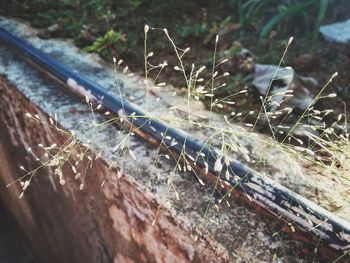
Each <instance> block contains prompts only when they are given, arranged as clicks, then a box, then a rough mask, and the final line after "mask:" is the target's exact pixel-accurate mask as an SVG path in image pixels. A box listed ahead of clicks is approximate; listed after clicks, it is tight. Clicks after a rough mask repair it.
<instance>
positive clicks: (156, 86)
mask: <svg viewBox="0 0 350 263" xmlns="http://www.w3.org/2000/svg"><path fill="white" fill-rule="evenodd" d="M152 31H156V32H155V33H157V34H159V33H162V34H164V37H165V39H167V40H168V41H169V44H170V45H171V46H172V47H173V51H174V55H175V57H176V59H177V60H176V61H177V63H176V64H175V65H169V64H168V63H167V62H166V61H161V62H160V63H159V62H156V61H157V59H156V54H155V52H153V51H149V50H150V48H149V44H148V41H147V40H148V35H149V34H150V32H152ZM218 41H219V36H216V39H215V43H214V48H213V59H212V66H211V67H210V68H207V67H206V66H202V65H196V64H195V63H190V65H191V66H190V67H189V68H187V67H186V66H185V65H187V64H188V63H186V64H185V63H184V61H185V59H186V54H187V53H188V52H190V48H180V47H178V46H177V45H176V44H175V42H174V41H173V39H172V38H171V36H170V34H169V32H168V30H167V29H165V28H152V27H149V26H148V25H146V26H145V27H144V75H145V81H144V84H145V87H144V88H145V97H144V98H142V100H141V102H140V104H141V105H142V107H144V108H145V109H146V110H147V112H148V113H147V114H149V115H148V116H136V115H130V116H124V115H123V113H119V115H113V114H111V113H110V112H108V111H105V110H104V109H103V105H101V104H97V105H95V102H92V101H91V99H90V98H89V97H86V104H87V105H88V107H89V109H90V111H91V116H92V117H91V122H84V123H82V124H83V125H89V127H91V130H92V131H93V136H92V137H91V140H92V141H93V140H94V137H95V138H97V137H98V136H100V135H101V133H103V131H104V130H105V129H106V128H107V127H109V126H111V125H116V124H117V125H118V126H119V127H120V129H121V130H122V129H124V130H126V131H127V132H126V133H125V136H123V137H122V139H118V141H113V142H111V141H108V142H106V147H107V146H108V145H111V144H113V145H114V147H113V149H112V151H113V152H114V153H115V156H116V158H115V161H113V162H111V163H110V169H111V170H112V169H113V170H119V169H120V167H119V166H120V165H119V160H121V159H122V158H133V159H135V163H137V159H136V156H135V154H134V152H133V150H132V149H131V148H130V147H129V140H130V138H131V137H132V136H135V133H137V131H135V129H133V127H132V120H133V118H146V119H157V120H160V121H162V122H164V123H167V124H168V125H169V126H175V127H180V128H182V129H184V130H185V131H191V130H194V129H195V130H202V131H204V132H205V136H204V137H203V141H204V142H205V143H206V144H207V145H210V146H213V148H215V149H217V150H216V151H217V153H219V155H220V156H221V158H219V159H218V161H217V162H216V163H215V170H216V171H218V172H220V171H221V169H222V167H223V164H222V162H221V160H223V161H224V163H227V164H228V163H229V160H230V159H232V157H234V158H239V159H241V160H242V161H243V162H245V163H246V164H247V165H248V166H250V167H251V168H253V169H256V170H258V171H259V172H261V173H262V176H269V173H270V170H269V169H268V165H269V164H268V162H269V159H268V157H267V156H266V155H269V154H271V153H272V152H273V154H277V155H278V156H280V157H281V158H283V160H279V161H280V162H284V163H287V165H286V167H287V168H288V169H287V170H284V171H282V172H283V173H285V176H284V180H282V181H280V182H281V183H282V184H285V186H287V187H289V188H291V189H293V190H294V186H295V184H298V182H297V180H298V179H295V181H293V178H288V174H290V173H295V171H293V169H298V165H300V166H302V167H310V169H309V170H306V171H309V172H310V174H311V175H310V178H314V179H315V180H316V181H315V185H317V184H319V183H320V182H317V180H319V178H321V179H322V178H323V179H324V180H328V181H330V182H333V183H334V184H332V185H337V187H338V188H336V189H331V188H327V187H328V186H327V187H323V188H322V189H320V191H321V192H322V194H323V196H324V199H322V200H320V199H317V198H316V201H318V202H319V203H320V205H321V206H324V207H325V208H327V209H329V210H330V211H331V212H334V213H336V214H340V215H342V216H343V217H345V218H346V219H349V218H350V214H347V213H341V212H342V211H343V212H344V211H349V201H345V202H343V201H342V203H341V204H339V203H337V199H338V198H339V194H340V198H342V197H344V196H346V195H348V194H349V191H350V163H349V160H350V143H349V133H348V122H347V114H346V107H345V106H344V113H342V114H339V115H338V116H335V117H334V118H333V119H336V121H335V122H332V123H329V122H328V121H326V120H327V117H329V116H330V115H332V114H334V113H333V111H332V109H328V110H318V109H317V107H316V106H315V105H316V104H317V102H318V101H319V100H331V99H332V98H334V97H336V94H334V93H331V94H328V93H327V92H326V90H327V87H328V86H329V85H331V83H332V80H333V79H334V78H335V77H336V76H337V73H334V74H333V75H332V76H330V79H329V81H328V82H327V83H326V84H325V85H324V86H323V87H321V88H320V91H319V93H318V94H317V95H316V96H315V98H314V99H313V101H312V102H311V103H310V105H309V107H308V108H307V109H306V110H304V111H303V112H302V113H300V114H299V115H293V109H292V108H290V107H286V106H284V102H285V101H288V100H289V99H290V98H291V97H293V92H292V91H291V90H287V91H284V92H280V93H274V94H271V93H270V88H271V86H272V81H273V80H274V79H275V78H276V76H277V72H276V73H275V75H274V76H273V78H272V80H271V82H270V85H269V87H268V89H267V93H266V95H265V96H262V97H260V101H261V107H260V109H259V110H258V111H253V110H252V111H249V112H248V113H243V112H240V111H239V109H237V108H235V104H236V100H239V99H241V98H242V97H243V96H246V94H247V93H248V92H249V89H248V88H244V89H242V90H240V91H238V92H236V93H234V94H230V95H229V96H225V97H218V96H216V93H217V92H218V91H220V89H222V88H224V87H225V86H226V85H227V84H226V82H225V78H226V77H228V76H229V73H227V72H223V71H222V70H221V66H222V65H223V64H225V63H226V62H227V61H228V60H227V59H221V60H219V59H218V58H217V54H216V49H217V45H218ZM292 41H293V38H290V39H289V40H288V41H287V42H286V48H285V51H284V53H283V55H282V57H281V60H280V62H279V64H278V69H277V71H278V70H280V69H281V67H282V66H285V64H284V58H285V56H286V55H287V51H288V48H289V46H290V45H291V44H292ZM113 65H114V70H115V73H116V87H117V90H118V93H119V96H120V97H122V98H123V99H129V100H131V101H132V100H133V99H134V98H124V97H123V94H122V91H121V89H120V83H119V80H118V78H117V72H118V71H121V72H122V73H124V74H126V75H131V74H132V73H130V71H129V68H128V67H127V66H125V63H124V62H123V60H117V59H116V58H113ZM169 67H170V68H173V70H175V71H177V72H179V73H180V74H179V77H182V78H183V79H184V82H185V85H186V89H185V92H186V96H183V97H186V98H187V99H185V98H184V99H183V103H184V104H186V107H185V110H183V112H182V113H184V114H182V115H181V116H180V117H179V116H177V115H174V114H173V113H172V111H173V110H172V109H171V108H169V109H168V110H169V112H162V113H159V112H157V110H156V109H157V107H158V103H159V101H160V100H161V98H157V99H156V100H155V101H151V96H150V94H154V92H155V91H159V90H160V92H161V90H162V89H166V87H167V85H169V84H170V83H165V82H163V81H159V78H160V75H161V74H162V72H163V70H164V69H165V68H169ZM151 73H152V76H155V77H154V78H152V79H151V78H150V77H149V76H150V74H151ZM208 76H209V77H208ZM173 96H178V95H177V94H173ZM276 97H280V98H282V99H280V100H276V99H275V98H276ZM201 100H206V101H209V107H208V115H207V116H201V115H200V114H198V113H197V112H196V108H195V105H196V103H197V102H199V101H201ZM122 101H123V100H122ZM276 101H278V102H276ZM122 107H123V105H122ZM217 112H221V113H222V114H217ZM96 114H102V115H104V116H105V117H106V120H105V121H104V122H98V121H97V118H96ZM26 116H27V118H28V119H30V121H34V122H38V123H41V122H43V121H44V120H41V119H40V118H39V116H37V115H33V114H31V113H26ZM292 116H293V117H292ZM291 117H292V118H291ZM58 119H59V116H57V115H55V117H54V118H53V119H51V118H50V119H49V124H50V127H51V128H52V129H57V130H58V131H60V132H62V133H63V134H65V135H66V136H67V138H68V139H67V140H66V142H65V143H64V144H63V145H56V144H55V143H54V142H53V144H52V145H49V146H46V145H42V144H39V145H37V146H35V147H34V146H33V147H32V148H30V149H28V152H29V153H30V154H31V155H33V157H34V158H35V160H36V162H37V163H38V166H37V167H36V168H35V169H32V170H27V169H26V168H24V167H22V166H21V169H22V170H23V172H24V174H23V175H22V176H21V177H20V178H18V179H17V180H16V181H15V182H13V183H20V185H21V187H22V193H21V195H20V198H21V197H22V196H23V194H25V191H28V187H29V186H30V184H31V182H32V179H33V177H34V176H36V175H37V174H38V172H39V170H40V169H46V168H48V169H52V170H53V171H54V174H55V175H57V180H58V181H59V182H60V184H61V185H62V186H64V185H65V183H66V180H65V176H66V175H65V171H66V169H70V170H71V171H72V172H73V173H74V175H75V179H76V181H77V183H78V184H79V187H80V190H84V185H85V178H86V177H87V176H88V170H89V168H90V167H92V166H93V164H94V162H95V161H96V160H97V159H99V158H101V157H102V155H103V153H102V152H100V151H98V150H96V149H95V148H94V146H93V143H92V142H81V141H80V140H79V139H78V138H77V137H76V136H75V134H74V133H72V132H69V131H65V130H63V129H61V128H60V127H59V124H58V123H59V120H58ZM291 119H293V120H294V122H291V121H290V120H291ZM28 121H29V120H28ZM259 125H263V126H265V127H267V128H268V130H269V134H270V136H266V135H264V136H261V135H260V134H258V133H257V132H256V128H257V127H258V126H259ZM296 130H301V131H302V136H300V132H299V133H296V132H295V131H296ZM162 136H163V139H162V141H161V142H159V143H158V154H157V156H156V157H155V158H154V161H153V163H152V171H153V172H154V173H155V174H157V176H158V178H160V177H162V176H167V178H166V185H167V186H168V187H169V189H170V190H171V191H173V192H174V193H175V197H176V198H177V199H179V198H180V197H179V194H178V193H177V189H176V186H175V184H174V183H173V180H174V176H176V175H177V174H179V173H183V172H188V171H190V172H191V173H193V175H194V176H195V177H196V178H197V180H198V182H199V183H200V184H202V185H205V184H206V181H205V180H204V178H202V175H201V174H199V173H198V171H197V170H195V169H193V165H194V164H195V163H196V160H197V158H199V157H200V156H203V153H202V152H198V153H197V156H190V155H188V154H186V151H185V149H182V151H181V152H180V153H177V154H174V153H173V152H172V151H171V149H170V147H169V146H168V145H169V144H166V143H164V141H165V140H167V141H169V140H171V146H173V145H176V144H177V141H176V140H175V139H174V138H170V137H169V136H168V135H167V134H162ZM247 141H248V142H249V143H247ZM255 144H259V145H263V147H266V149H268V150H266V151H265V150H264V152H263V153H261V154H257V153H256V152H254V150H253V149H252V145H255ZM165 160H171V161H172V163H173V165H174V166H173V172H172V173H170V174H169V175H162V173H161V166H160V164H161V163H162V162H164V161H165ZM295 164H298V165H295ZM304 171H305V170H304ZM207 172H208V165H207V164H206V165H205V167H204V173H207ZM120 173H121V172H120ZM301 173H303V172H301ZM312 174H314V175H315V174H318V175H317V176H319V177H315V176H314V177H313V176H312ZM321 175H322V176H321ZM227 176H229V175H227ZM304 176H305V177H307V176H308V175H305V174H304ZM286 177H287V179H285V178H286ZM108 179H109V178H108V175H107V176H106V178H105V180H104V181H103V182H102V184H101V187H103V185H104V184H105V183H106V182H107V181H108ZM274 179H275V178H274ZM223 184H225V182H224V181H222V180H221V179H220V178H219V177H217V179H216V181H214V184H213V190H212V198H211V199H210V200H209V201H208V205H207V209H206V211H205V213H204V215H203V220H202V221H201V222H199V224H198V227H197V229H198V234H200V233H201V229H202V228H203V227H205V226H206V225H207V224H208V223H210V219H209V218H207V216H206V215H207V213H208V211H209V209H211V208H213V207H215V206H216V205H217V204H218V203H226V204H227V206H228V207H229V202H228V201H227V199H228V198H229V197H230V195H231V192H232V191H233V190H234V188H235V186H230V187H231V189H230V190H224V186H223ZM226 189H227V187H226ZM307 189H308V188H307V187H306V188H304V190H305V191H303V189H302V190H300V191H299V193H300V194H301V195H304V196H306V197H310V198H311V199H312V198H313V197H314V196H313V193H310V192H308V191H307ZM339 189H341V193H339ZM313 200H315V199H313ZM329 200H332V201H331V202H330V201H329ZM345 200H346V199H345ZM160 211H161V207H159V208H158V213H159V212H160ZM155 223H156V218H155V219H154V220H153V222H152V224H155ZM292 229H293V227H292ZM278 233H279V234H281V233H282V231H280V232H278Z"/></svg>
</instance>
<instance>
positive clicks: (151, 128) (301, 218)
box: [0, 28, 350, 252]
mask: <svg viewBox="0 0 350 263" xmlns="http://www.w3.org/2000/svg"><path fill="white" fill-rule="evenodd" d="M0 40H2V42H3V43H5V44H6V45H8V46H9V47H10V48H12V49H14V50H15V51H16V52H17V53H19V54H20V55H21V56H22V57H24V58H25V59H26V60H27V61H29V62H31V63H32V64H35V65H36V66H38V67H40V68H41V69H43V70H44V71H46V72H47V73H49V75H51V76H54V77H55V79H58V80H60V81H61V82H63V83H65V84H66V86H68V87H69V88H70V89H71V90H73V91H74V92H75V93H79V94H80V95H81V96H84V97H85V96H89V97H90V99H91V100H93V101H95V102H97V103H102V105H103V106H104V107H105V108H107V109H109V110H110V111H112V112H114V113H116V114H118V113H119V114H120V112H121V111H122V112H123V115H125V116H130V115H135V116H136V117H133V118H129V120H130V122H131V123H132V124H133V125H134V126H135V127H137V128H139V129H140V130H142V132H143V133H145V134H147V135H148V136H150V137H151V138H153V139H155V140H157V141H158V142H160V141H161V140H163V135H164V136H165V135H167V136H169V137H170V138H171V139H169V140H163V142H164V143H165V144H167V146H168V147H169V148H170V149H171V150H173V151H176V152H178V153H181V152H182V150H183V148H184V149H186V154H187V155H189V156H192V157H193V158H196V157H197V161H196V165H198V166H200V167H202V168H203V167H204V166H205V163H208V166H209V167H208V168H209V171H210V172H211V173H212V174H214V175H216V176H220V177H221V179H222V180H224V181H227V182H228V183H229V184H230V185H232V186H235V188H236V189H237V190H238V191H241V192H243V193H245V194H247V195H249V196H250V197H251V198H252V200H253V201H254V202H255V203H256V204H257V205H259V206H261V207H263V208H265V209H266V210H268V211H269V212H271V213H273V214H274V215H277V216H278V217H281V218H282V219H283V220H285V221H287V222H289V223H292V224H293V225H294V227H295V228H297V229H299V230H302V231H304V233H306V234H307V235H311V236H312V237H315V238H316V239H321V240H322V242H324V243H326V244H327V245H328V246H330V247H332V248H333V249H335V250H337V251H339V252H342V251H346V250H347V249H349V248H350V245H349V241H348V238H347V237H348V236H350V224H349V222H347V221H345V220H343V219H341V218H339V217H337V216H335V215H333V214H332V213H330V212H328V211H326V210H325V209H323V208H321V207H319V206H318V205H316V204H315V203H313V202H310V201H309V200H306V199H305V198H303V197H302V196H300V195H298V194H296V193H294V192H292V191H290V190H289V189H287V188H285V187H283V186H281V185H279V184H276V183H275V182H274V181H272V180H271V179H268V178H266V177H261V176H260V175H259V174H258V173H257V172H255V171H254V170H252V169H250V168H248V167H246V166H245V165H243V164H242V163H240V162H238V161H235V160H232V161H231V162H230V164H229V165H228V166H227V165H225V164H224V160H223V158H221V156H219V154H218V153H217V152H216V151H213V149H212V148H211V147H210V146H208V145H205V144H203V143H201V142H199V141H198V140H196V139H194V138H192V137H191V136H190V135H188V134H186V133H184V132H183V131H180V130H177V129H174V128H171V127H168V126H167V125H166V124H164V123H162V122H160V121H158V120H154V119H151V118H149V117H147V116H149V114H148V113H147V112H146V111H144V110H142V109H140V108H139V107H138V106H137V105H134V104H132V103H131V102H129V101H127V100H125V99H123V98H122V97H120V96H116V95H110V94H108V93H106V92H105V91H104V89H103V87H101V86H99V85H97V84H96V83H93V82H92V81H90V80H89V79H87V78H86V77H84V76H82V75H80V74H77V73H74V72H72V71H71V70H70V69H68V68H67V67H65V66H64V65H61V64H60V63H58V62H57V61H55V60H54V59H52V58H51V57H49V56H48V55H46V54H44V53H43V52H41V51H40V50H38V49H36V48H34V47H32V46H31V45H29V44H28V43H27V42H25V41H23V40H22V39H19V38H18V37H16V36H14V35H12V34H10V33H9V32H7V31H6V30H5V29H2V28H0ZM137 116H142V117H139V118H138V117H137ZM162 134H163V135H162ZM173 139H175V140H176V142H177V144H176V145H175V146H172V145H171V143H172V140H173ZM184 146H185V147H184ZM198 152H202V153H203V154H204V157H203V156H199V157H198V156H197V154H198ZM218 158H220V161H221V162H222V165H223V169H222V170H221V172H220V173H218V172H217V171H215V169H214V166H215V162H216V160H217V159H218ZM226 171H229V173H230V177H229V179H226V177H225V176H224V174H225V172H226ZM251 185H253V186H254V187H251ZM310 221H312V223H313V226H311V225H310V223H309V222H310ZM320 222H322V223H320Z"/></svg>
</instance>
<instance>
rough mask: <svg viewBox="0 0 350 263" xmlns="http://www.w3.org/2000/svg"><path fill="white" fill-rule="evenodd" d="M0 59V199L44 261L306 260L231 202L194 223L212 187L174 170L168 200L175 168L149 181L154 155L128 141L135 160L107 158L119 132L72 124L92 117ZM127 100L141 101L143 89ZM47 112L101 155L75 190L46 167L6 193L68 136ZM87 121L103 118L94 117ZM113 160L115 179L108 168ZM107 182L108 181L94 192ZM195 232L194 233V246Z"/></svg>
mask: <svg viewBox="0 0 350 263" xmlns="http://www.w3.org/2000/svg"><path fill="white" fill-rule="evenodd" d="M9 26H11V24H10V25H9ZM12 26H13V24H12ZM26 32H28V31H26ZM28 34H30V32H29V33H28ZM30 40H31V42H32V43H33V44H35V43H36V44H37V45H38V43H39V45H40V46H41V48H42V49H44V50H45V51H46V52H48V53H50V54H52V55H53V56H55V57H56V58H57V59H59V60H61V61H64V62H66V63H68V65H69V66H70V67H72V68H74V69H76V70H80V71H82V72H83V73H84V74H87V75H90V76H91V78H92V79H94V80H96V81H98V82H100V83H101V81H102V82H104V83H102V84H103V85H104V86H106V87H107V88H109V89H113V85H114V81H113V79H112V78H111V76H110V75H109V73H108V72H109V71H106V70H105V69H104V68H103V67H102V66H101V65H99V64H97V63H95V62H94V61H92V60H89V59H87V58H86V57H85V56H82V55H81V54H79V52H78V50H77V49H75V48H74V47H72V46H69V45H67V43H65V42H63V41H57V40H55V41H54V40H50V41H47V42H46V41H42V40H39V39H36V38H35V37H34V38H31V39H30ZM0 52H1V54H2V56H1V59H0V64H1V72H2V73H3V74H6V77H2V78H1V81H0V94H1V100H0V107H1V108H2V109H6V110H2V111H0V125H1V126H0V129H1V134H0V138H1V139H0V141H1V150H0V153H1V154H2V156H1V160H2V161H3V163H2V165H1V167H0V175H1V180H2V182H1V192H0V194H1V196H2V198H4V200H6V203H7V204H8V208H9V209H11V211H12V213H13V214H14V215H15V217H16V218H17V220H18V222H19V223H20V225H21V227H22V229H23V230H24V232H25V233H27V235H28V238H29V239H30V240H31V241H32V244H33V249H34V250H35V251H38V252H39V254H40V256H41V259H42V261H43V262H113V261H114V262H123V261H124V262H128V261H129V262H188V261H192V262H225V261H227V262H231V261H233V262H243V261H245V262H271V261H272V259H273V257H274V254H277V261H279V262H310V261H311V260H312V258H313V256H314V255H313V253H312V252H311V251H312V249H313V248H308V247H307V246H305V245H304V244H302V243H300V242H296V241H293V240H291V239H290V238H289V237H288V236H286V235H285V234H283V233H282V235H281V234H278V235H273V233H275V232H276V231H278V230H281V227H282V226H280V225H278V224H276V223H274V222H272V221H271V220H270V219H269V218H265V217H263V216H259V215H258V214H256V213H255V212H254V211H252V210H249V209H248V208H246V207H245V206H243V205H242V204H241V203H239V202H238V201H235V200H230V201H229V202H230V208H228V207H227V205H226V204H224V203H222V204H216V205H217V209H215V208H211V209H210V210H209V213H208V214H207V218H209V219H210V221H209V220H205V221H203V216H204V212H205V210H206V207H207V205H208V201H209V200H210V198H211V193H212V186H210V185H209V184H208V185H204V186H202V185H200V184H199V183H198V180H197V179H194V178H193V176H191V174H188V173H182V174H178V173H175V174H174V175H173V180H172V181H173V184H174V186H175V188H176V190H177V193H178V195H179V200H177V199H176V196H175V192H174V191H173V190H172V187H170V186H169V185H168V184H167V179H168V176H169V175H170V174H172V170H173V167H174V163H169V162H167V161H166V159H164V160H163V159H162V161H161V162H160V163H159V165H160V168H161V169H159V171H160V174H157V171H155V169H154V167H152V166H151V165H150V164H151V163H153V162H154V158H155V157H156V156H157V153H158V151H157V149H155V148H152V147H150V146H148V145H147V144H146V143H144V142H142V141H140V140H139V139H137V138H134V137H130V140H129V146H130V148H131V149H133V152H134V154H135V157H136V159H137V162H135V161H134V160H133V159H132V158H123V159H118V160H115V159H116V156H115V155H116V154H115V153H113V152H112V151H111V149H112V148H113V147H114V146H115V144H117V143H118V142H119V141H120V140H121V139H122V138H125V136H126V133H125V132H123V131H120V132H119V131H118V129H117V128H116V127H114V126H109V127H106V128H105V129H103V131H98V130H97V131H96V129H91V126H89V125H86V124H83V123H81V121H86V122H91V120H92V115H91V114H90V113H89V110H88V108H87V106H86V105H85V103H82V102H81V101H79V100H77V99H75V98H74V97H72V96H71V94H69V93H66V92H63V90H64V89H62V87H61V86H60V85H58V84H55V83H53V82H52V81H51V80H48V79H46V78H43V77H42V76H40V75H39V74H38V72H37V71H36V70H34V69H32V68H30V67H28V65H27V64H25V63H24V62H23V61H21V60H19V59H18V57H17V56H16V55H14V54H13V53H12V52H11V51H8V50H7V49H5V48H3V47H0ZM84 63H85V64H84ZM106 72H107V73H106ZM111 79H112V80H111ZM124 80H125V82H123V83H124V86H122V87H123V91H125V92H126V93H127V92H128V85H129V84H130V82H128V80H126V79H124ZM114 89H115V88H114ZM129 92H130V90H129ZM133 92H135V91H134V90H133ZM135 93H136V94H144V90H139V91H138V92H137V91H136V92H135ZM130 95H133V96H134V97H135V98H137V97H138V96H137V95H136V96H135V94H130ZM141 96H142V95H141ZM26 112H30V113H32V114H33V115H34V114H38V116H39V117H40V118H41V119H42V120H43V121H44V124H38V123H37V122H35V121H33V120H31V119H28V118H25V113H26ZM54 113H58V120H59V123H60V125H61V126H62V128H63V129H64V130H72V131H74V133H75V134H76V135H77V137H78V138H79V139H80V141H81V142H88V140H90V144H91V145H93V146H94V147H95V148H97V149H98V150H100V151H101V152H102V157H103V158H102V159H99V160H97V161H94V164H93V167H92V168H91V169H89V170H88V173H87V176H86V179H85V188H84V190H83V191H80V190H79V185H80V182H77V180H75V179H74V173H73V172H72V171H71V170H70V169H65V170H64V179H65V181H66V183H65V185H64V186H61V185H60V184H59V182H58V179H57V176H55V175H54V174H53V173H52V171H49V170H45V172H42V173H41V174H40V175H38V176H35V177H34V178H33V180H32V182H31V184H30V186H29V188H28V190H26V192H25V194H24V196H23V198H22V199H18V196H19V195H20V193H21V189H20V186H19V184H14V185H13V186H11V187H9V188H5V187H4V185H6V184H9V183H11V182H13V181H14V180H15V179H16V178H18V177H19V176H20V175H21V174H23V172H22V171H20V169H19V168H18V165H19V164H22V165H24V166H25V167H29V168H32V169H33V168H35V162H34V161H33V158H32V157H31V156H30V154H28V153H27V152H26V149H27V148H28V147H33V149H34V150H33V151H37V150H38V149H37V148H38V147H34V146H35V145H38V144H39V143H41V144H43V145H45V146H48V145H51V144H52V143H57V144H58V145H62V144H63V143H64V142H65V140H66V139H67V136H68V135H67V134H65V133H62V132H60V131H58V130H56V129H52V128H50V127H49V125H48V120H47V118H48V116H53V115H54ZM96 121H97V122H102V121H104V119H103V117H101V116H97V119H96ZM38 153H40V151H38ZM73 156H74V154H73ZM14 157H15V160H14ZM113 161H116V162H117V166H118V167H120V168H121V169H122V172H116V171H112V172H109V171H108V168H109V165H110V163H112V162H113ZM107 175H108V178H109V180H108V181H107V182H106V184H104V186H103V187H102V188H101V187H100V185H101V182H102V181H103V180H104V179H105V178H106V176H107ZM159 206H160V207H161V209H160V211H159V213H158V207H159ZM155 218H156V221H155V224H154V225H152V222H153V220H154V219H155ZM196 229H200V230H201V232H202V235H200V236H199V238H198V240H197V241H195V237H196V236H197V233H196V231H195V230H196ZM40 252H41V253H40ZM304 252H306V254H305V253H304Z"/></svg>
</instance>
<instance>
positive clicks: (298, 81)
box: [252, 64, 318, 111]
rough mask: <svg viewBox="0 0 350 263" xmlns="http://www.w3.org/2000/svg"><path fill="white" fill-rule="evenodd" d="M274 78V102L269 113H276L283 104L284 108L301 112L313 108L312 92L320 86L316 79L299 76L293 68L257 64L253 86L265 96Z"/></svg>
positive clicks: (272, 87) (270, 94)
mask: <svg viewBox="0 0 350 263" xmlns="http://www.w3.org/2000/svg"><path fill="white" fill-rule="evenodd" d="M273 77H274V80H273V81H272V84H271V87H270V90H269V96H271V101H272V103H270V105H269V106H268V110H269V111H275V110H276V109H277V108H279V107H280V106H281V104H282V103H283V107H289V108H292V109H295V108H298V109H301V110H305V109H307V108H308V107H309V106H311V104H312V102H313V94H312V93H311V92H310V90H312V88H314V87H317V85H318V82H317V81H316V80H315V79H314V78H311V77H302V76H299V75H298V74H296V73H295V71H294V69H293V68H291V67H285V68H278V67H277V66H275V65H264V64H256V65H255V73H254V81H253V83H252V84H253V85H254V87H255V88H256V89H257V90H258V92H259V93H260V94H261V95H262V96H265V95H266V93H267V91H268V88H269V85H270V82H271V79H272V78H273ZM286 94H288V97H286V96H285V95H286Z"/></svg>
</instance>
